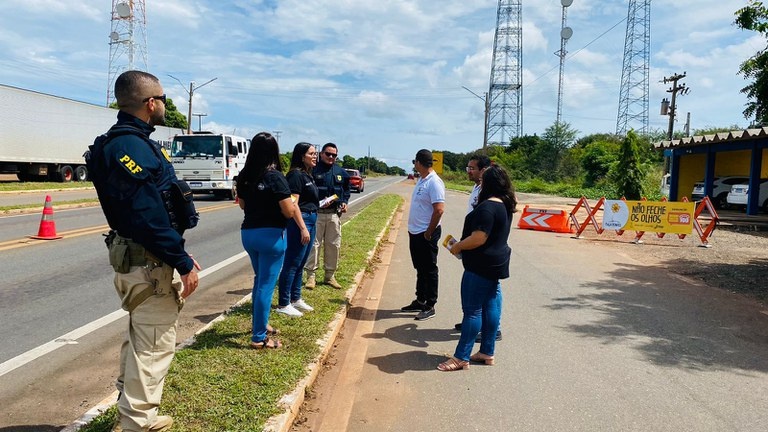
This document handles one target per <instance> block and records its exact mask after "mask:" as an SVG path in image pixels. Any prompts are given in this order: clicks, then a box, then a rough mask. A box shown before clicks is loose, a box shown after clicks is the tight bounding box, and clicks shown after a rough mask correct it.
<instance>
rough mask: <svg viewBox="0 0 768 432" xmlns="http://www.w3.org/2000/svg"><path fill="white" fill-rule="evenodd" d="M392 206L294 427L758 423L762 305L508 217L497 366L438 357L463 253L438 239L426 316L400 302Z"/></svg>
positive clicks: (453, 225)
mask: <svg viewBox="0 0 768 432" xmlns="http://www.w3.org/2000/svg"><path fill="white" fill-rule="evenodd" d="M397 188H399V189H400V193H402V194H403V196H405V197H406V198H407V197H408V196H409V194H410V189H411V188H410V187H409V186H408V185H407V184H406V183H403V184H401V185H399V186H397ZM466 199H467V196H466V195H463V194H456V193H452V192H449V193H448V201H447V206H446V207H447V210H446V215H445V217H444V221H443V227H444V228H443V233H444V234H448V233H451V234H453V235H454V236H455V235H456V234H458V233H460V232H461V225H462V219H463V216H464V211H465V204H466ZM521 201H522V202H523V204H526V203H531V204H534V202H533V201H532V197H530V196H526V195H523V194H521ZM537 207H542V205H537ZM518 216H519V215H518ZM402 218H403V219H402V221H401V224H400V226H399V228H398V229H393V230H392V232H391V235H392V237H391V238H390V240H391V241H393V243H391V244H389V245H388V247H387V248H385V249H384V250H383V251H382V254H381V256H382V262H381V263H380V264H379V266H378V269H377V271H376V273H375V275H374V277H373V279H372V280H368V281H367V282H366V283H365V284H364V286H363V287H362V289H361V290H360V291H359V293H358V295H357V296H356V297H355V298H354V299H353V301H352V305H351V309H350V313H349V318H348V319H347V321H346V323H345V327H344V330H343V332H342V334H341V336H340V338H339V339H338V341H337V344H336V348H335V351H334V352H333V354H332V356H331V357H330V358H329V359H328V361H327V364H326V366H327V367H326V368H324V369H325V372H324V374H323V375H322V376H321V378H320V379H319V380H318V381H317V382H316V383H314V384H313V386H312V390H311V392H310V397H309V399H308V402H307V403H306V404H305V406H304V407H303V411H302V412H301V414H300V416H299V418H300V419H302V422H300V424H299V425H297V426H294V428H293V429H292V430H294V431H315V432H317V431H340V430H346V431H409V432H413V431H425V432H426V431H439V430H476V431H491V430H494V431H495V430H503V431H513V430H514V431H643V432H647V431H712V432H715V431H717V432H721V431H764V430H766V424H768V414H766V411H765V410H764V409H763V407H765V406H766V404H767V403H768V331H767V330H766V329H768V316H766V311H765V310H763V308H762V307H761V306H760V305H758V304H757V303H755V302H754V301H751V300H749V299H745V298H743V297H741V296H738V295H732V294H730V293H728V292H725V291H722V290H719V289H714V288H710V287H707V286H705V285H702V284H694V283H692V282H690V281H689V280H686V279H684V278H679V277H677V276H675V275H672V274H670V273H668V272H667V271H666V270H665V269H664V268H663V267H653V266H648V265H644V264H642V263H640V262H637V261H634V260H632V259H631V258H629V257H628V256H625V255H623V254H621V253H620V252H619V253H617V252H616V250H615V249H612V248H606V247H603V246H601V245H600V244H599V242H588V241H584V240H576V239H573V238H571V237H570V236H569V235H568V234H555V233H547V232H538V231H529V230H520V229H514V230H513V231H512V233H511V235H510V245H511V246H512V247H513V256H512V264H511V274H512V277H511V278H510V279H508V280H505V281H504V282H503V283H502V290H503V293H504V305H503V312H502V325H501V328H502V331H503V340H502V341H500V342H499V343H498V344H497V346H496V348H497V351H496V366H484V365H474V364H473V365H472V366H471V367H470V369H469V370H468V371H457V372H440V371H437V370H436V369H435V368H436V366H437V364H438V363H440V362H441V361H444V360H445V358H446V357H445V356H446V355H451V354H452V353H453V351H454V349H455V344H456V342H457V340H458V337H459V334H458V333H457V332H455V331H454V330H453V326H454V324H455V323H457V322H460V320H461V309H460V299H459V281H460V279H461V274H462V268H461V266H460V263H459V262H458V261H457V260H456V258H454V257H453V256H451V255H449V254H447V253H445V252H444V251H441V252H440V254H439V267H440V283H441V285H440V298H439V301H438V304H437V307H436V309H437V316H436V317H435V318H433V319H431V320H428V321H423V322H417V321H414V320H413V315H414V314H413V313H401V312H400V311H399V308H400V307H401V306H403V305H406V304H408V303H409V302H410V301H411V300H412V299H413V296H414V278H415V271H414V270H413V268H412V266H411V262H410V257H409V252H408V237H407V232H406V226H405V221H406V220H407V209H406V213H405V214H404V215H402ZM515 224H517V220H515ZM628 247H633V246H628ZM476 346H477V345H476Z"/></svg>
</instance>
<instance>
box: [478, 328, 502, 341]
mask: <svg viewBox="0 0 768 432" xmlns="http://www.w3.org/2000/svg"><path fill="white" fill-rule="evenodd" d="M496 340H497V341H500V340H501V330H497V331H496ZM482 341H483V340H482V333H478V334H477V337H476V338H475V343H480V342H482Z"/></svg>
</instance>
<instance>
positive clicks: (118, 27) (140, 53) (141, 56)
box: [107, 0, 149, 106]
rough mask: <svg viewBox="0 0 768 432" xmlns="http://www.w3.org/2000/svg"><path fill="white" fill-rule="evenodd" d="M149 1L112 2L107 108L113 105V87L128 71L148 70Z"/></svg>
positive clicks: (124, 0) (119, 0)
mask: <svg viewBox="0 0 768 432" xmlns="http://www.w3.org/2000/svg"><path fill="white" fill-rule="evenodd" d="M145 1H146V0H129V1H126V0H112V28H111V31H110V33H109V72H108V78H107V106H109V105H110V104H111V103H112V102H114V99H115V95H114V94H113V92H114V84H115V80H116V79H117V77H118V75H120V74H121V73H123V72H125V71H127V70H133V69H138V70H144V71H145V70H147V69H148V68H149V67H148V64H147V20H146V15H145V11H146V9H145V4H144V2H145Z"/></svg>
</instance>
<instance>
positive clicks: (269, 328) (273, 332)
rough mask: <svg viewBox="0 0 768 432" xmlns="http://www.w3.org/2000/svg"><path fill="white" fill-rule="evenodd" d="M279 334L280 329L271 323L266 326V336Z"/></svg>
mask: <svg viewBox="0 0 768 432" xmlns="http://www.w3.org/2000/svg"><path fill="white" fill-rule="evenodd" d="M279 334H280V330H278V329H276V328H274V327H272V326H271V325H268V326H267V336H277V335H279Z"/></svg>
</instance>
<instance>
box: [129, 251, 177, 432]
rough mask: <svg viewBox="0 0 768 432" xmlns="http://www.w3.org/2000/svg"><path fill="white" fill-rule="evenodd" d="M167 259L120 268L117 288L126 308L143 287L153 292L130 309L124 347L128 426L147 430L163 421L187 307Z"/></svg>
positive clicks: (131, 428)
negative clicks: (165, 390)
mask: <svg viewBox="0 0 768 432" xmlns="http://www.w3.org/2000/svg"><path fill="white" fill-rule="evenodd" d="M174 274H175V272H174V270H173V268H171V267H170V266H168V265H167V264H163V265H161V266H157V267H155V266H154V265H151V264H150V265H148V266H141V267H139V266H131V267H130V271H129V272H128V273H115V289H116V290H117V294H118V295H119V296H120V299H121V300H122V302H123V309H126V310H128V305H129V304H131V303H132V300H134V299H136V297H137V296H142V295H143V294H142V292H144V291H145V290H147V289H149V290H152V292H153V295H150V296H149V297H148V298H147V299H146V300H144V301H143V302H141V303H140V304H138V306H136V307H135V309H134V310H133V311H130V310H129V311H128V312H129V320H130V322H129V325H128V333H127V334H126V338H125V341H124V342H123V345H122V347H121V350H120V376H119V377H118V378H117V385H116V386H117V389H118V390H119V391H120V392H121V395H120V399H119V400H118V402H117V409H118V412H119V414H120V422H121V425H122V427H123V430H124V431H141V430H144V428H146V427H149V426H151V425H152V424H154V423H155V422H156V420H157V407H158V406H159V405H160V399H161V397H162V395H163V383H164V382H165V376H166V375H167V373H168V368H169V367H170V365H171V360H173V355H174V351H175V347H176V319H177V318H178V316H179V311H180V310H181V304H182V302H181V301H177V297H178V293H179V291H180V290H181V282H180V281H174ZM176 275H178V274H177V273H176Z"/></svg>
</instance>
